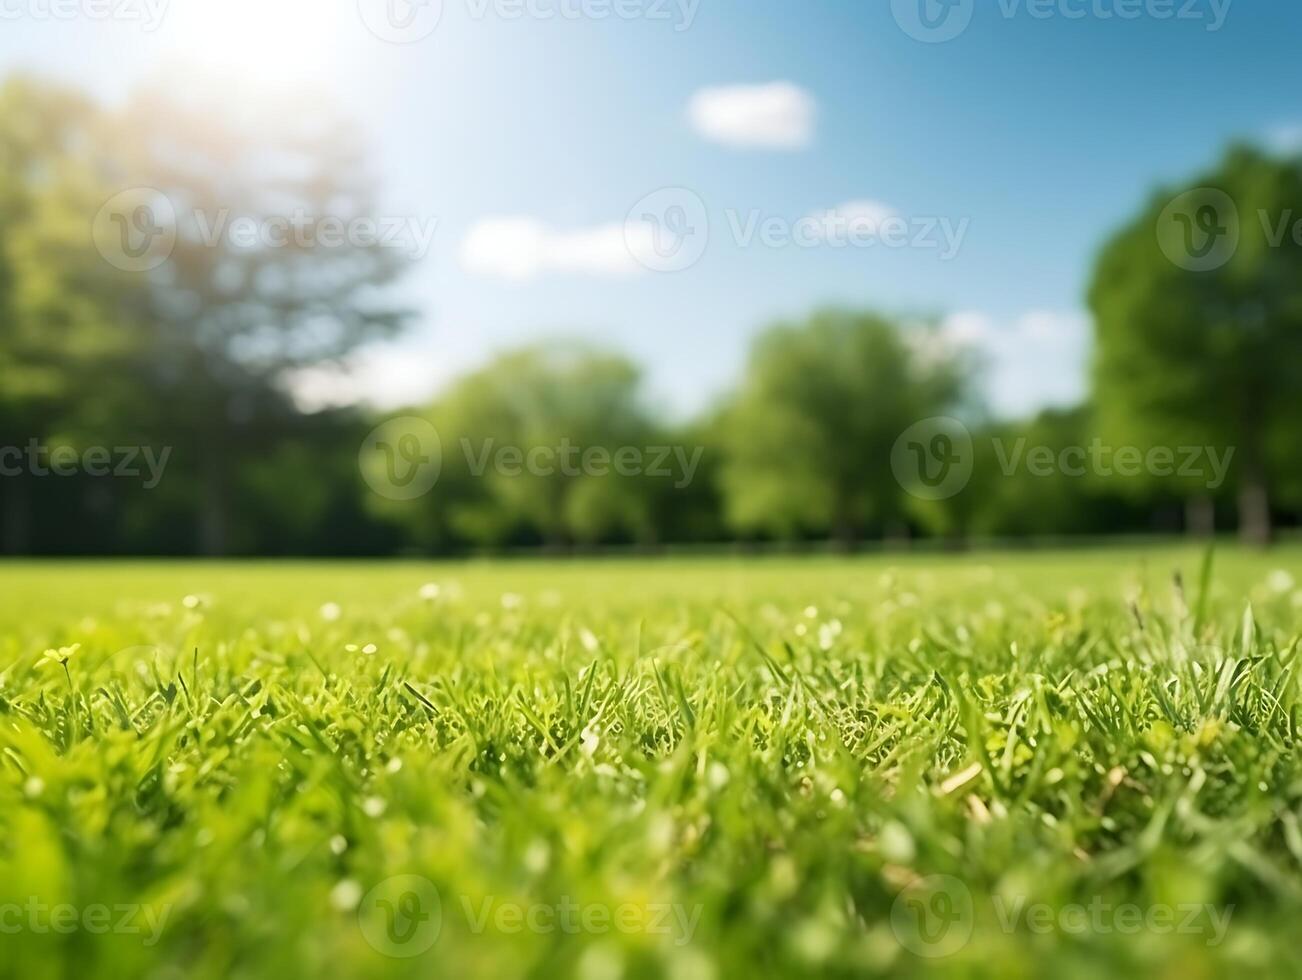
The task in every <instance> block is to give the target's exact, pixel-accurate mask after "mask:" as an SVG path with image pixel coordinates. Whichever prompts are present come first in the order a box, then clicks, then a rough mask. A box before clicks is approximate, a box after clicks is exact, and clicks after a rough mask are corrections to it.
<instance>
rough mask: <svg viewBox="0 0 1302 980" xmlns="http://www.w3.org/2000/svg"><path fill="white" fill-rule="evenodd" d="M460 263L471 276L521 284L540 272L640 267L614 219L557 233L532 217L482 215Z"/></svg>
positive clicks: (619, 272)
mask: <svg viewBox="0 0 1302 980" xmlns="http://www.w3.org/2000/svg"><path fill="white" fill-rule="evenodd" d="M461 264H462V266H463V267H464V268H465V269H466V271H468V272H471V273H473V274H475V275H481V276H491V277H494V278H498V279H510V280H513V281H515V282H525V281H528V280H530V279H536V278H538V277H539V276H541V275H543V274H544V273H549V272H562V273H569V274H572V275H582V276H598V277H622V276H629V275H633V274H636V273H637V272H638V271H639V270H640V268H641V267H640V266H639V265H638V264H637V262H636V261H635V260H634V258H633V255H632V253H631V252H630V251H629V248H628V244H627V242H626V239H625V235H624V226H623V225H622V224H619V223H612V224H604V225H596V226H594V227H591V228H579V229H574V230H568V231H558V230H555V229H552V228H549V227H548V226H547V225H545V224H543V223H542V222H541V221H538V220H537V219H535V218H526V217H505V218H485V219H484V220H482V221H478V222H476V223H475V224H474V226H472V227H471V229H470V231H469V233H468V234H467V235H466V237H465V239H464V240H463V241H462V243H461Z"/></svg>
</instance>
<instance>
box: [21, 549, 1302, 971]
mask: <svg viewBox="0 0 1302 980" xmlns="http://www.w3.org/2000/svg"><path fill="white" fill-rule="evenodd" d="M1299 559H1302V550H1299V549H1297V548H1292V547H1290V548H1285V549H1280V550H1277V551H1275V552H1272V553H1270V554H1266V555H1253V554H1248V553H1243V552H1236V551H1225V552H1223V553H1220V554H1218V555H1217V556H1216V561H1215V568H1214V571H1213V574H1212V575H1211V576H1210V578H1209V579H1206V580H1205V577H1204V576H1203V575H1202V573H1201V556H1200V554H1199V553H1198V552H1196V551H1194V550H1190V549H1182V548H1174V547H1171V548H1153V549H1148V550H1147V551H1145V552H1141V551H1138V550H1132V551H1120V550H1111V551H1095V552H1081V553H1074V554H1053V555H1029V554H1028V555H965V556H955V557H940V556H928V557H899V556H892V557H875V558H870V559H861V560H834V559H810V560H801V561H796V560H778V559H768V560H760V561H754V562H750V563H742V562H739V561H723V560H708V561H707V560H698V561H676V562H665V563H643V564H639V563H637V562H631V561H627V562H626V561H618V562H616V561H611V562H604V563H603V562H585V563H572V564H561V563H535V562H530V563H524V562H521V563H500V564H489V563H483V564H468V565H427V564H426V565H422V564H414V563H413V564H386V565H378V564H377V565H370V564H336V565H326V564H271V563H244V564H220V565H204V564H198V563H186V564H162V563H76V564H39V563H33V564H10V565H7V566H0V975H3V976H15V977H19V976H21V977H23V978H26V980H35V978H41V977H64V976H77V977H85V976H112V977H123V976H141V977H148V976H155V977H167V978H172V977H177V978H179V977H182V976H184V977H213V978H218V977H222V978H225V977H279V978H285V977H296V976H323V975H329V976H348V977H352V976H377V977H387V976H394V977H431V976H458V977H459V976H485V977H487V976H491V977H495V978H510V977H552V976H556V977H571V976H573V977H580V978H583V980H607V978H610V980H613V978H617V977H621V976H623V977H641V976H672V977H675V978H702V980H707V978H719V980H726V978H730V977H734V976H743V977H745V976H753V977H758V976H804V975H811V974H820V975H845V976H850V975H854V976H864V975H879V974H880V975H886V974H890V975H915V974H916V975H956V976H992V977H994V976H998V977H1042V976H1053V977H1075V976H1081V977H1092V976H1113V977H1115V976H1135V975H1145V976H1169V977H1173V978H1174V977H1179V978H1188V977H1216V976H1225V975H1242V974H1243V973H1245V972H1248V971H1251V972H1252V973H1254V974H1258V975H1264V976H1273V975H1279V976H1289V975H1294V976H1295V975H1298V972H1299V971H1302V953H1299V951H1298V949H1297V946H1296V943H1295V942H1294V941H1293V937H1292V935H1291V929H1290V927H1291V925H1292V924H1293V922H1295V921H1296V918H1297V916H1298V914H1299V912H1302V828H1299V826H1298V815H1299V808H1300V806H1302V767H1299V763H1298V755H1297V748H1296V746H1297V744H1298V736H1299V732H1298V728H1299V725H1300V724H1302V689H1300V687H1299V683H1300V682H1299V678H1298V676H1297V675H1298V672H1299V671H1298V666H1299V665H1298V652H1299V651H1298V637H1299V633H1300V631H1299V626H1298V624H1299V621H1300V620H1302V591H1299V587H1300V586H1299V585H1295V584H1293V583H1292V581H1291V579H1292V578H1297V579H1299V580H1302V561H1300V560H1299ZM1177 570H1179V571H1180V572H1182V574H1183V584H1180V583H1179V582H1177V580H1176V578H1175V573H1176V571H1177ZM426 583H435V584H437V585H438V595H437V596H432V595H431V594H430V593H431V592H432V590H426V594H425V595H424V596H422V594H421V589H422V586H424V585H425V584H426ZM186 597H191V598H189V599H187V598H186ZM335 614H337V615H335ZM72 644H80V649H79V650H78V651H77V652H76V653H75V654H73V655H72V656H71V658H70V659H69V661H68V663H67V669H66V671H65V669H64V667H63V666H62V665H61V664H59V663H58V662H57V658H56V659H55V660H50V659H47V658H44V656H43V655H44V653H45V651H46V650H47V649H49V648H54V649H56V650H57V649H58V648H60V647H68V646H71V645H72ZM398 876H406V877H398ZM939 876H945V877H939ZM395 879H396V880H395ZM435 893H436V894H437V896H438V907H437V908H436V906H435V903H434V901H433V895H434V894H435ZM37 903H40V904H43V905H45V906H49V907H50V909H49V910H47V911H46V912H44V913H43V912H41V910H40V908H39V907H38V905H37ZM59 904H67V905H68V906H70V907H71V909H72V911H70V912H65V913H60V914H67V915H70V916H74V915H75V916H76V921H75V923H72V924H71V925H69V924H68V923H67V922H63V923H62V927H63V929H64V930H65V931H54V930H50V931H37V930H38V929H40V928H42V927H48V926H49V924H50V923H49V916H50V915H51V914H54V913H53V911H52V909H53V907H54V906H56V905H59ZM97 906H105V907H107V908H108V909H109V910H110V911H109V913H108V916H109V918H108V922H107V924H105V923H103V922H102V921H101V920H100V919H98V918H96V916H97V915H98V914H99V913H98V912H96V911H94V909H95V907H97ZM119 906H122V907H126V908H124V909H119V908H118V907H119ZM134 906H140V907H141V908H140V910H139V911H136V912H134V913H132V915H133V917H132V918H131V919H130V920H129V922H127V923H126V924H129V925H133V926H138V927H139V928H140V929H141V930H142V931H141V932H135V933H132V932H124V931H121V930H118V931H114V930H113V929H112V928H111V926H113V925H118V924H120V923H122V921H123V920H122V916H123V915H126V914H127V912H128V911H129V910H130V909H131V908H132V907H134ZM1132 909H1133V911H1132ZM15 910H17V911H15ZM87 910H91V911H90V919H89V920H88V918H87ZM391 911H392V912H393V916H392V917H391V916H390V912H391ZM517 915H518V916H520V917H521V918H520V919H517V918H516V916H517ZM42 916H44V918H42ZM1135 916H1138V917H1139V919H1138V920H1136V919H1135V918H1134V917H1135ZM102 928H109V931H108V933H107V934H102V935H101V934H99V932H98V930H100V929H102ZM404 940H405V942H404ZM425 947H428V948H425ZM420 948H425V951H424V952H423V953H421V955H418V956H412V957H403V956H401V955H391V954H405V953H410V952H413V951H415V950H417V949H420ZM933 954H941V955H933Z"/></svg>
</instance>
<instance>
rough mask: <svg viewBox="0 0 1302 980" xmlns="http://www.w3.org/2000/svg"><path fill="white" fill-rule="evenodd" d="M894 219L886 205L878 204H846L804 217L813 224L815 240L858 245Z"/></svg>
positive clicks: (858, 202)
mask: <svg viewBox="0 0 1302 980" xmlns="http://www.w3.org/2000/svg"><path fill="white" fill-rule="evenodd" d="M895 217H898V213H897V212H896V210H895V209H894V208H892V207H891V206H890V205H889V204H882V203H881V202H880V201H847V202H846V203H844V204H838V205H837V206H836V207H834V208H828V209H827V210H826V211H816V212H814V213H813V214H810V215H807V216H806V217H805V220H806V221H809V222H811V223H812V224H813V226H814V228H815V229H816V230H817V234H818V237H819V238H820V239H821V240H822V241H825V242H829V243H833V244H835V243H838V242H861V241H864V240H865V239H869V238H872V237H873V236H875V235H876V234H877V233H878V231H879V230H880V229H881V226H882V222H884V221H887V220H889V219H891V218H895Z"/></svg>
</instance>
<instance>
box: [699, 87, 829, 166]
mask: <svg viewBox="0 0 1302 980" xmlns="http://www.w3.org/2000/svg"><path fill="white" fill-rule="evenodd" d="M816 111H817V105H816V104H815V102H814V98H813V96H811V95H810V94H809V93H808V92H806V91H805V90H804V89H802V88H800V87H799V86H798V85H793V84H792V83H791V82H770V83H768V84H766V85H725V86H721V87H718V88H705V89H701V90H700V91H699V92H697V93H696V94H695V95H693V96H692V98H691V101H690V102H689V103H688V106H687V115H688V118H689V119H690V120H691V123H692V126H693V128H695V129H696V131H697V132H698V133H700V134H701V135H702V136H704V137H705V138H706V139H708V140H713V141H715V142H716V143H723V144H725V145H726V146H736V147H758V148H763V149H772V150H798V149H801V148H803V147H806V146H808V145H809V144H810V142H811V141H812V140H813V137H814V116H815V114H816Z"/></svg>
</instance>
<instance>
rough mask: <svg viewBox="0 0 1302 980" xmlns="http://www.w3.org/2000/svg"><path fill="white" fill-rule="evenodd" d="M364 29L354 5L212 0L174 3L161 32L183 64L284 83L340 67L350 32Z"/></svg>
mask: <svg viewBox="0 0 1302 980" xmlns="http://www.w3.org/2000/svg"><path fill="white" fill-rule="evenodd" d="M349 15H351V16H349ZM362 30H363V28H362V25H361V24H360V22H359V21H358V18H357V16H356V13H355V9H354V8H353V6H352V5H351V4H335V3H322V2H320V0H220V2H212V0H209V2H205V3H194V4H185V5H178V6H176V7H174V8H173V9H172V10H171V11H170V12H169V15H168V20H167V22H166V23H165V25H164V28H163V31H162V32H161V33H162V34H163V38H164V40H165V41H167V42H170V43H169V44H168V47H169V51H168V54H169V55H170V56H171V57H172V58H174V59H177V60H179V61H180V62H181V63H182V64H186V65H192V66H194V67H196V68H199V69H201V70H203V71H209V72H216V73H220V74H224V75H230V76H233V77H237V78H239V79H241V80H244V81H253V82H257V83H260V84H273V85H277V86H281V85H298V84H311V83H313V82H317V81H320V80H321V79H323V78H325V77H328V76H329V75H331V74H332V73H333V72H335V71H337V69H338V57H339V53H340V50H341V49H342V48H343V47H344V46H345V45H346V44H347V42H348V40H349V33H350V32H353V31H356V32H360V31H362Z"/></svg>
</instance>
